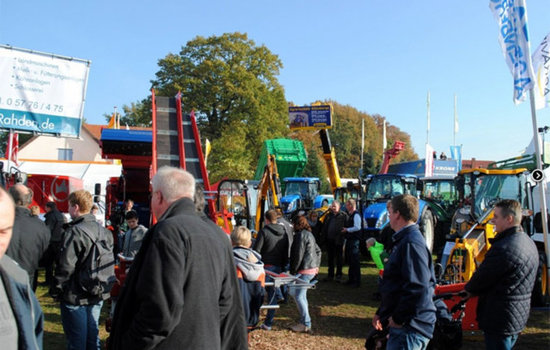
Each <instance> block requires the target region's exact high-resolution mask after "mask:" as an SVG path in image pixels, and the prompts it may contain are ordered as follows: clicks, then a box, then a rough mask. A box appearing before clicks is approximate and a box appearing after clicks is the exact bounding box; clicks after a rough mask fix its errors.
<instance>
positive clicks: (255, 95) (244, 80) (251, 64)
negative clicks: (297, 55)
mask: <svg viewBox="0 0 550 350" xmlns="http://www.w3.org/2000/svg"><path fill="white" fill-rule="evenodd" d="M158 64H159V67H160V70H159V71H158V72H157V73H156V80H154V81H153V87H154V88H155V89H156V91H157V92H156V93H157V94H158V95H163V96H174V95H175V94H176V93H178V92H181V93H182V103H183V106H184V110H187V111H190V110H194V111H195V115H196V117H197V123H198V125H199V129H200V131H201V136H202V137H203V138H208V139H209V140H210V141H211V142H212V154H211V155H210V157H211V158H210V160H209V164H208V167H209V170H210V173H211V177H212V181H217V180H219V179H220V178H221V176H222V175H226V176H229V175H231V176H234V177H239V178H251V177H252V176H253V171H254V166H255V163H256V162H257V159H258V157H259V154H260V150H261V147H262V142H263V141H264V140H265V139H272V138H278V137H284V136H285V135H286V134H287V133H288V128H287V122H288V111H287V103H286V100H285V96H284V90H283V87H282V86H281V85H280V84H279V82H278V80H277V76H278V75H279V70H280V69H281V68H282V63H281V60H280V59H279V57H278V56H277V55H275V54H273V53H271V51H269V50H268V49H267V48H266V47H265V46H263V45H261V46H257V45H256V44H255V43H254V41H252V40H249V39H248V37H247V35H246V34H241V33H228V34H223V35H221V36H211V37H208V38H204V37H201V36H199V37H196V38H195V39H194V40H191V41H189V42H188V43H187V44H186V46H184V47H183V48H182V49H181V51H180V53H179V54H172V53H171V54H168V55H167V56H166V57H165V58H163V59H161V60H159V63H158ZM233 147H234V148H233ZM222 155H223V156H222Z"/></svg>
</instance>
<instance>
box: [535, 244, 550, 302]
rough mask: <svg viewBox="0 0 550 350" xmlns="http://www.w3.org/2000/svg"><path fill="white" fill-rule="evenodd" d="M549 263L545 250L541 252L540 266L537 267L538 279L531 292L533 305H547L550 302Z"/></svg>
mask: <svg viewBox="0 0 550 350" xmlns="http://www.w3.org/2000/svg"><path fill="white" fill-rule="evenodd" d="M547 268H548V265H547V263H546V255H545V254H544V252H539V268H538V269H537V279H536V280H535V287H534V288H533V293H532V294H531V303H532V304H533V306H546V305H547V304H548V303H549V302H550V298H549V296H548V270H547Z"/></svg>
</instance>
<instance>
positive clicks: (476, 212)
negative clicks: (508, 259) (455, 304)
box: [442, 168, 532, 283]
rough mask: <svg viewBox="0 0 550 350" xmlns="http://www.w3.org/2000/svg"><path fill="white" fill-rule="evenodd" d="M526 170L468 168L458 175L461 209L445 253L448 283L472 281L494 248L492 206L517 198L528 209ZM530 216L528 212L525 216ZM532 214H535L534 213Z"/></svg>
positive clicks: (454, 221) (457, 213)
mask: <svg viewBox="0 0 550 350" xmlns="http://www.w3.org/2000/svg"><path fill="white" fill-rule="evenodd" d="M525 171H526V169H524V168H521V169H511V170H501V169H467V170H462V171H461V172H459V174H458V176H457V180H456V181H457V188H458V191H459V196H460V200H461V201H462V207H461V208H460V209H458V210H457V211H456V213H455V215H454V216H453V220H452V226H451V237H454V238H455V242H454V243H452V242H448V243H447V246H446V249H445V251H444V253H443V259H442V262H443V263H444V264H445V263H446V264H445V270H444V275H443V278H444V280H445V281H446V282H448V283H461V282H466V281H469V280H470V278H471V277H472V275H473V273H474V272H475V270H476V268H477V266H479V264H480V263H481V262H482V261H483V259H484V258H485V254H486V253H487V251H488V250H489V249H490V248H491V243H490V239H491V238H493V237H494V236H495V230H494V225H492V224H491V219H492V218H493V207H494V205H495V204H496V202H497V201H499V200H501V199H514V200H517V201H519V202H520V203H521V204H522V206H523V207H524V208H529V207H530V206H529V202H528V196H527V192H528V186H527V184H526V176H525V174H524V173H525ZM526 214H529V213H526ZM531 214H532V213H531Z"/></svg>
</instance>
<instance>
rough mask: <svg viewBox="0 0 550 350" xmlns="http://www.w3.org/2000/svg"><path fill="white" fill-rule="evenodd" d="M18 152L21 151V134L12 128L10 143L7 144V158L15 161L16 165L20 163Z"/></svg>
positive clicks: (9, 137)
mask: <svg viewBox="0 0 550 350" xmlns="http://www.w3.org/2000/svg"><path fill="white" fill-rule="evenodd" d="M17 153H19V134H18V133H16V132H13V130H10V135H9V136H8V144H7V145H6V158H7V159H8V160H9V161H12V162H14V163H15V165H19V164H18V163H17Z"/></svg>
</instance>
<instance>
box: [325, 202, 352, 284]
mask: <svg viewBox="0 0 550 350" xmlns="http://www.w3.org/2000/svg"><path fill="white" fill-rule="evenodd" d="M346 220H347V215H346V213H344V212H342V211H340V202H339V201H337V200H334V201H333V202H332V204H331V205H330V213H329V214H328V215H327V217H326V219H325V221H324V223H323V228H322V229H321V238H322V239H323V240H324V243H325V246H326V248H327V259H328V276H327V278H326V279H325V281H332V280H333V279H335V280H336V281H340V280H341V279H342V260H343V256H342V255H343V250H344V235H343V234H342V228H343V227H344V225H345V224H346ZM335 261H336V275H334V262H335Z"/></svg>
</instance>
